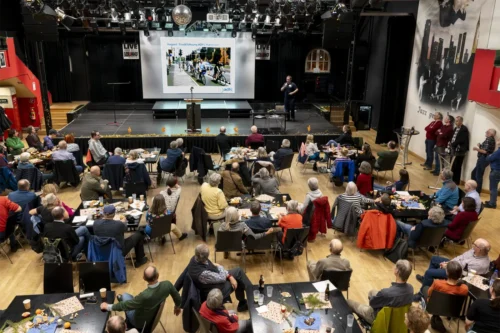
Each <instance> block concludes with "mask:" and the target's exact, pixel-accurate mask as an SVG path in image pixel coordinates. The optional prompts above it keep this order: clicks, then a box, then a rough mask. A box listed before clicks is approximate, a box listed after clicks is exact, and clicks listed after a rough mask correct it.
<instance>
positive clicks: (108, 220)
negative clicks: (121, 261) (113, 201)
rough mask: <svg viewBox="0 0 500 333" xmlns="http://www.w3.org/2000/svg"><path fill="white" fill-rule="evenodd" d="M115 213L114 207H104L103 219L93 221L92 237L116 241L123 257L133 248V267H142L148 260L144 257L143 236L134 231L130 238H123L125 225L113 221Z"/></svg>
mask: <svg viewBox="0 0 500 333" xmlns="http://www.w3.org/2000/svg"><path fill="white" fill-rule="evenodd" d="M115 212H116V208H115V206H113V205H107V206H104V209H103V214H104V218H103V219H98V220H95V221H94V235H95V236H97V237H112V238H114V239H116V241H117V242H118V244H120V247H121V248H122V253H123V255H124V256H126V255H127V254H128V253H129V252H130V250H132V248H133V249H134V252H135V267H139V266H141V265H144V264H145V263H146V262H147V261H148V258H147V257H146V256H145V255H144V235H143V234H142V233H141V232H140V231H136V232H134V233H133V234H132V235H131V236H129V237H127V238H125V235H124V234H125V232H127V223H126V221H116V220H114V217H115Z"/></svg>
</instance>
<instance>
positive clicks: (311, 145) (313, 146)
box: [305, 134, 320, 161]
mask: <svg viewBox="0 0 500 333" xmlns="http://www.w3.org/2000/svg"><path fill="white" fill-rule="evenodd" d="M305 146H306V155H307V156H308V157H309V158H308V160H309V161H318V160H319V153H320V151H319V149H318V144H317V143H315V142H314V135H312V134H308V135H307V136H306V143H305Z"/></svg>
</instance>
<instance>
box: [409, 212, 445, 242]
mask: <svg viewBox="0 0 500 333" xmlns="http://www.w3.org/2000/svg"><path fill="white" fill-rule="evenodd" d="M448 224H450V221H447V220H444V221H443V223H441V224H436V223H434V222H432V220H429V219H425V220H423V221H422V222H420V223H417V224H416V225H415V230H413V231H412V232H410V236H409V237H408V247H410V248H412V249H413V248H415V245H417V242H418V240H419V239H420V236H421V235H422V232H423V231H424V228H439V227H446V226H447V225H448Z"/></svg>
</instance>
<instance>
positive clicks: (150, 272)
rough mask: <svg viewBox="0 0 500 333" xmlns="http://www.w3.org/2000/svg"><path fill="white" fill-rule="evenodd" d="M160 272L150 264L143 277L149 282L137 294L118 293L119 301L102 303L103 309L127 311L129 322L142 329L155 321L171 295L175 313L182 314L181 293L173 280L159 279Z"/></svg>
mask: <svg viewBox="0 0 500 333" xmlns="http://www.w3.org/2000/svg"><path fill="white" fill-rule="evenodd" d="M159 277H160V273H159V271H158V269H157V268H156V267H154V266H148V267H146V269H145V270H144V274H143V275H142V278H143V280H144V281H146V283H147V284H148V286H147V288H146V289H144V290H143V291H142V292H141V293H140V294H138V295H137V296H135V297H134V296H132V295H130V294H129V293H124V294H122V295H118V296H117V297H116V298H117V299H118V303H116V304H108V303H106V302H102V303H101V310H102V311H108V312H111V311H125V317H126V318H127V322H128V323H130V325H131V326H133V328H138V329H142V328H143V327H144V325H148V324H151V323H152V322H153V321H154V319H155V318H154V317H155V314H156V312H157V310H158V307H159V306H160V305H161V303H163V302H166V300H167V298H168V297H169V296H171V297H172V299H173V301H174V315H176V316H178V315H179V314H181V312H182V309H181V301H182V300H181V295H179V292H178V291H177V289H175V287H174V286H173V284H172V282H170V281H168V280H165V281H161V282H160V281H159Z"/></svg>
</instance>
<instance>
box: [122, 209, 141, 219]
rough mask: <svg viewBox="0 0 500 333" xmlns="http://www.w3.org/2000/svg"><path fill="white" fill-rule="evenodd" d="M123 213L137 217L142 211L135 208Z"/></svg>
mask: <svg viewBox="0 0 500 333" xmlns="http://www.w3.org/2000/svg"><path fill="white" fill-rule="evenodd" d="M124 214H125V215H131V216H133V217H139V216H141V215H142V212H140V211H138V210H137V209H134V210H131V211H129V212H125V213H124Z"/></svg>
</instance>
